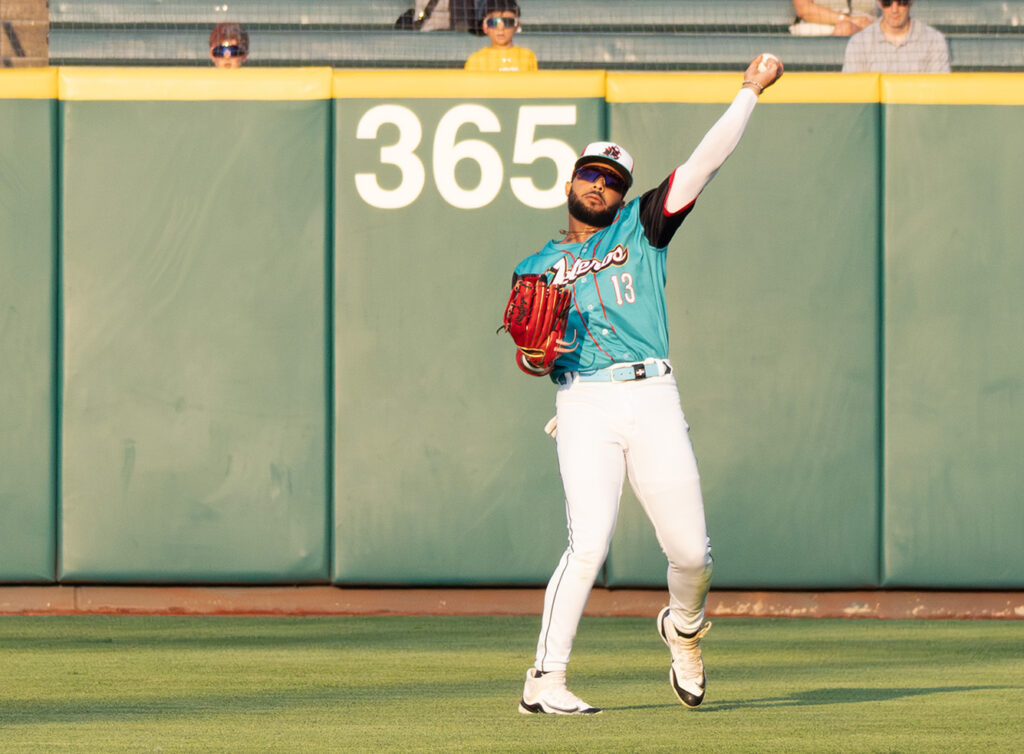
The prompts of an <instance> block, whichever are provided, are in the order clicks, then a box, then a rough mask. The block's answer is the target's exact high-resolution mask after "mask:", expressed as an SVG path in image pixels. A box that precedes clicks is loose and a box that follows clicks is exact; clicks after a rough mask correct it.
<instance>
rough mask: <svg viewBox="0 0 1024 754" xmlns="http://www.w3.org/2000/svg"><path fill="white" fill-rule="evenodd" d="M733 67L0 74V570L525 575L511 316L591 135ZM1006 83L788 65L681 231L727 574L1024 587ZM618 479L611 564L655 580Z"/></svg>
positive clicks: (467, 580)
mask: <svg viewBox="0 0 1024 754" xmlns="http://www.w3.org/2000/svg"><path fill="white" fill-rule="evenodd" d="M737 84H738V76H734V75H724V74H670V73H658V74H650V73H647V74H629V73H615V74H606V73H604V72H601V71H589V72H588V71H582V72H543V73H537V74H522V75H515V76H510V75H487V74H469V73H466V72H462V71H402V72H394V71H391V72H387V71H331V70H330V69H324V68H310V69H287V70H285V69H282V70H258V69H241V70H238V71H232V72H223V71H216V70H195V69H188V70H185V69H180V70H179V69H123V68H122V69H74V68H69V69H59V70H57V69H47V70H40V71H13V72H11V71H8V72H0V125H3V126H4V129H3V133H4V134H5V136H6V137H7V138H6V139H5V140H2V143H0V239H2V241H3V243H2V246H0V260H2V262H3V267H2V270H0V272H2V277H0V291H2V292H3V308H2V310H0V357H2V358H3V363H4V366H5V369H4V370H3V371H2V372H0V516H2V521H3V525H2V526H0V582H5V583H32V582H46V581H59V582H62V583H82V582H95V583H251V584H261V583H311V582H323V583H328V582H330V583H336V584H340V585H422V586H427V585H540V584H543V583H544V582H545V581H546V579H547V577H548V575H549V574H550V572H551V570H552V569H553V567H554V565H555V563H556V562H557V559H558V557H559V555H560V553H561V550H562V548H563V547H564V542H565V533H566V532H565V521H564V507H563V501H562V495H561V490H560V482H559V478H558V472H557V468H556V463H555V453H554V443H553V442H552V441H551V440H550V438H548V437H547V436H546V435H545V434H544V432H543V426H544V424H545V423H546V421H547V420H548V419H549V418H550V417H551V416H552V414H553V412H554V388H553V386H552V385H551V383H550V382H549V381H548V380H536V379H530V378H527V377H526V376H525V375H523V374H522V373H521V372H519V370H518V369H516V367H515V366H514V365H513V362H512V358H513V349H512V347H511V342H510V341H509V339H508V337H507V336H506V335H497V334H495V330H496V328H497V326H498V325H499V323H500V321H501V316H502V312H503V308H504V304H505V300H506V298H507V292H508V287H509V280H510V277H511V271H512V268H513V267H514V266H515V264H516V263H517V262H518V261H519V260H520V259H521V258H522V257H524V256H526V255H527V254H529V253H531V252H532V251H535V250H536V249H538V248H540V246H541V245H543V243H544V242H545V241H546V240H547V239H548V238H551V237H554V236H556V235H557V234H558V231H559V229H560V228H563V227H565V207H564V200H565V193H564V185H565V180H566V179H567V177H568V172H569V170H570V168H571V164H572V162H573V160H574V157H575V153H576V152H577V151H578V150H579V149H580V148H581V146H582V145H583V144H584V143H586V142H588V141H591V140H595V139H603V138H610V139H613V140H616V141H620V142H621V143H623V144H625V145H626V146H627V148H629V149H630V150H631V152H632V153H633V155H634V157H635V158H636V161H637V170H636V183H637V186H638V187H646V186H651V185H654V184H655V183H657V182H659V181H660V180H661V179H662V178H664V177H665V175H667V174H668V172H669V171H670V170H671V169H672V168H673V167H674V166H675V165H677V164H679V163H680V162H682V161H683V160H685V159H686V157H687V156H688V154H689V153H690V151H691V150H692V149H693V147H694V146H695V145H696V143H697V142H698V141H699V140H700V138H701V137H702V135H703V134H704V133H705V132H706V131H707V129H708V128H709V127H710V126H711V124H712V123H713V122H714V121H715V119H717V118H718V117H719V115H720V114H721V113H722V112H723V111H724V109H725V107H726V106H727V104H728V102H729V101H730V100H731V99H732V97H733V95H734V94H735V91H736V87H737ZM1022 125H1024V76H1018V75H989V74H954V75H950V76H931V77H919V76H896V77H894V76H877V75H874V74H870V75H868V74H865V75H850V76H842V75H838V74H793V75H787V76H786V77H785V78H784V79H783V80H782V81H781V82H779V84H778V85H777V86H776V87H774V88H773V89H771V90H770V91H769V92H768V93H766V94H765V95H764V97H763V98H762V102H761V103H760V104H759V106H758V108H757V109H756V111H755V112H754V115H753V117H752V120H751V123H750V125H749V127H748V130H747V133H746V135H745V136H744V139H743V141H742V143H741V144H740V146H739V148H738V149H737V150H736V152H735V153H734V154H733V156H732V157H731V158H730V159H729V161H728V163H727V164H726V166H725V167H724V168H723V170H722V171H721V173H720V175H718V176H717V177H716V179H715V180H714V182H713V183H712V184H711V185H710V186H709V187H708V189H707V190H706V191H705V192H704V194H703V195H702V196H701V197H700V198H699V199H698V202H697V207H696V210H695V211H694V212H693V214H692V215H691V216H690V218H689V219H688V220H687V222H686V223H685V224H684V225H683V228H682V229H681V231H680V232H679V234H678V235H677V237H676V240H675V241H673V244H672V246H671V247H670V249H669V255H670V256H669V263H668V280H669V283H668V300H669V317H670V329H671V333H672V343H671V358H672V360H673V363H674V365H675V366H676V375H677V379H678V381H679V385H680V393H681V396H682V402H683V407H684V410H685V411H686V415H687V420H688V422H689V424H690V426H691V437H692V438H693V441H694V446H695V449H696V453H697V457H698V461H699V464H700V470H701V475H702V479H703V489H704V495H705V505H706V508H707V514H708V522H709V527H710V533H711V536H712V543H713V553H714V556H715V580H714V585H715V587H716V588H791V589H811V588H814V589H838V588H859V587H871V586H881V587H936V588H1020V587H1022V586H1024V554H1022V550H1021V548H1020V546H1019V542H1020V540H1021V535H1022V534H1024V514H1022V513H1021V510H1022V509H1024V507H1022V503H1024V477H1022V472H1021V462H1020V459H1021V458H1022V457H1024V402H1022V400H1021V386H1022V385H1024V349H1022V348H1021V346H1020V344H1019V342H1020V336H1019V333H1020V332H1021V326H1022V325H1024V303H1022V297H1021V295H1020V294H1021V286H1022V281H1024V275H1022V272H1024V268H1022V264H1024V263H1022V262H1021V259H1022V255H1021V250H1022V248H1024V247H1022V245H1021V243H1020V240H1019V239H1020V238H1021V237H1022V236H1024V234H1022V232H1021V231H1022V230H1024V229H1022V228H1021V227H1020V226H1021V224H1022V222H1024V221H1022V219H1021V213H1020V212H1019V210H1018V209H1017V207H1016V204H1017V203H1018V202H1017V199H1016V197H1017V196H1019V195H1020V193H1021V189H1022V188H1024V186H1022V183H1024V177H1022V175H1024V174H1022V173H1021V171H1020V170H1019V169H1018V165H1019V163H1020V159H1019V157H1020V154H1021V147H1020V143H1019V142H1020V140H1019V137H1018V134H1019V133H1020V132H1021V126H1022ZM664 574H665V561H664V557H663V556H662V555H661V553H660V552H659V550H658V547H657V544H656V543H655V540H654V536H653V532H652V531H651V527H650V525H649V523H648V522H647V521H646V519H645V517H644V516H643V514H642V512H641V511H640V508H639V506H638V505H637V503H636V501H635V499H634V498H633V497H632V495H631V493H630V492H629V490H628V485H627V490H626V491H625V492H624V497H623V504H622V510H621V513H620V517H619V527H618V530H617V532H616V535H615V539H614V541H613V544H612V550H611V554H610V556H609V559H608V562H607V564H606V568H605V570H604V572H603V573H602V576H601V583H603V584H606V585H608V586H611V587H627V586H661V585H663V584H664V577H665V576H664Z"/></svg>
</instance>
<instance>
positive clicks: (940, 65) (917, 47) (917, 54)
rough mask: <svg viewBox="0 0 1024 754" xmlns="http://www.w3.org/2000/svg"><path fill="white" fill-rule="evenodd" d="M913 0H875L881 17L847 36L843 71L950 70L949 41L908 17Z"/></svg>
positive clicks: (907, 71) (912, 71) (944, 71)
mask: <svg viewBox="0 0 1024 754" xmlns="http://www.w3.org/2000/svg"><path fill="white" fill-rule="evenodd" d="M913 4H914V0H878V5H879V6H880V7H881V9H882V17H881V18H880V19H878V21H876V22H875V23H873V24H871V26H869V27H867V28H866V29H864V31H861V32H858V33H856V34H854V35H853V36H852V37H850V41H849V42H847V44H846V55H845V56H844V58H843V73H949V45H948V44H946V38H945V37H944V36H942V34H941V33H940V32H938V31H936V30H935V29H933V28H932V27H931V26H929V25H928V24H926V23H925V22H924V21H917V20H911V18H910V6H912V5H913Z"/></svg>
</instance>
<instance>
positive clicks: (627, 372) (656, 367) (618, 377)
mask: <svg viewBox="0 0 1024 754" xmlns="http://www.w3.org/2000/svg"><path fill="white" fill-rule="evenodd" d="M665 374H672V365H671V364H669V363H668V359H652V360H651V361H639V362H637V363H635V364H612V365H611V366H610V367H605V368H604V369H595V370H593V371H587V372H564V373H563V374H561V375H559V377H558V379H557V382H558V384H559V385H568V384H569V383H570V382H572V381H573V379H577V380H579V381H580V382H631V381H634V380H646V379H647V378H648V377H661V376H662V375H665Z"/></svg>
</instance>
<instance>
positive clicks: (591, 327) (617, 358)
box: [513, 176, 693, 380]
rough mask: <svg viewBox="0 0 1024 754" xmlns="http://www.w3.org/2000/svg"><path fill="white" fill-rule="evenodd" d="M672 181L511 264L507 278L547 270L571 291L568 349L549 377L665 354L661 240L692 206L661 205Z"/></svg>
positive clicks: (666, 238)
mask: <svg viewBox="0 0 1024 754" xmlns="http://www.w3.org/2000/svg"><path fill="white" fill-rule="evenodd" d="M671 185H672V177H671V176H670V177H668V178H666V179H665V180H664V181H663V182H662V184H661V185H660V186H658V187H657V188H655V189H652V190H651V191H648V192H647V193H645V194H643V195H642V196H639V197H637V198H636V199H633V200H632V201H630V202H629V203H627V204H626V205H625V206H624V207H623V208H622V209H621V210H620V211H619V214H618V215H617V216H616V218H615V221H614V222H613V223H612V224H611V225H609V226H608V227H606V228H602V229H601V230H599V231H598V232H596V233H594V235H592V236H591V237H590V238H588V239H587V240H586V241H584V242H582V243H560V242H557V241H549V242H548V243H547V245H546V246H544V248H543V249H541V250H540V251H538V252H537V253H536V254H533V255H532V256H529V257H527V258H526V259H524V260H523V261H522V262H520V263H519V265H518V266H517V267H516V269H515V277H514V278H513V280H515V278H517V277H518V276H520V275H527V274H542V273H547V274H548V276H549V279H550V280H551V282H553V283H555V284H559V285H568V286H570V287H571V288H572V291H573V298H572V307H571V308H570V310H569V322H568V324H567V325H566V329H565V335H564V337H563V339H564V340H565V341H568V342H569V343H572V344H573V345H574V346H575V349H574V350H573V351H572V352H571V353H566V354H562V355H561V356H559V357H558V359H556V361H555V366H554V369H553V370H552V372H551V378H552V380H557V378H558V377H559V376H561V375H562V374H564V373H565V372H577V371H579V372H587V371H591V370H595V369H603V368H604V367H607V366H610V365H612V364H618V363H622V362H638V361H643V360H644V359H648V358H661V359H664V358H668V316H667V313H666V309H665V256H666V247H667V246H668V243H669V241H670V240H672V236H673V235H674V234H675V232H676V230H678V229H679V226H680V225H681V224H682V222H683V220H684V219H685V218H686V216H687V215H688V214H689V213H690V210H691V209H693V202H691V203H690V204H689V205H687V206H686V207H684V208H683V209H681V210H680V211H678V212H675V213H668V212H667V211H666V210H665V199H666V197H667V196H668V191H669V188H670V186H671Z"/></svg>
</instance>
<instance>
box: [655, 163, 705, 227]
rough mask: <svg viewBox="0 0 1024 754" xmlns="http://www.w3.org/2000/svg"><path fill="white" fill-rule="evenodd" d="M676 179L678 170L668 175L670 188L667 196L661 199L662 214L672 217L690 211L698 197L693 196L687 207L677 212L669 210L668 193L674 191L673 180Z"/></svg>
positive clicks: (666, 193)
mask: <svg viewBox="0 0 1024 754" xmlns="http://www.w3.org/2000/svg"><path fill="white" fill-rule="evenodd" d="M675 179H676V171H675V170H673V171H672V174H671V175H670V176H669V177H668V190H667V191H666V192H665V198H664V199H662V200H661V214H662V216H663V217H672V216H673V215H679V214H682V213H684V212H689V211H690V210H691V209H693V205H694V202H696V201H697V197H693V199H691V200H690V203H689V204H687V205H686V206H685V207H682V208H681V209H679V210H677V211H675V212H669V211H668V207H667V206H666V205H667V204H668V195H669V194H671V193H672V182H673V181H675Z"/></svg>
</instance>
